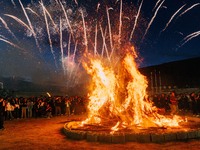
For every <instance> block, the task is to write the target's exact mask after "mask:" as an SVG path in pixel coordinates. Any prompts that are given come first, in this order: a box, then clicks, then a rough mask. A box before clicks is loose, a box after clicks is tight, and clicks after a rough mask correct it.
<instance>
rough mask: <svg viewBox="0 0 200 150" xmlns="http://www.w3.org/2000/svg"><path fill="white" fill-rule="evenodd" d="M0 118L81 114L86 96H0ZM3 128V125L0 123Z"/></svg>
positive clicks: (85, 102)
mask: <svg viewBox="0 0 200 150" xmlns="http://www.w3.org/2000/svg"><path fill="white" fill-rule="evenodd" d="M0 99H1V101H0V112H1V116H2V117H1V120H0V122H2V120H12V119H23V118H39V117H46V118H51V117H53V116H60V115H67V116H69V115H71V114H82V113H84V112H85V111H86V104H87V98H86V97H79V96H71V97H69V96H65V97H62V96H54V97H46V96H40V97H29V98H25V97H19V98H17V97H16V98H2V97H0ZM0 128H3V125H2V126H1V125H0Z"/></svg>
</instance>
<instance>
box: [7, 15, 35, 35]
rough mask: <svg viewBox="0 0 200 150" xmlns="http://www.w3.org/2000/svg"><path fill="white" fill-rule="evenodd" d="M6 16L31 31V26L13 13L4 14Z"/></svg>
mask: <svg viewBox="0 0 200 150" xmlns="http://www.w3.org/2000/svg"><path fill="white" fill-rule="evenodd" d="M4 15H5V16H7V17H10V18H12V19H14V20H15V21H17V22H18V23H19V24H21V25H22V26H24V27H26V29H28V30H29V31H31V32H32V30H31V28H30V27H29V26H28V25H27V24H26V23H25V22H23V21H22V20H21V19H19V18H17V17H16V16H13V15H9V14H4Z"/></svg>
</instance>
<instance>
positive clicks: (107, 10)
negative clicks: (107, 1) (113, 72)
mask: <svg viewBox="0 0 200 150" xmlns="http://www.w3.org/2000/svg"><path fill="white" fill-rule="evenodd" d="M106 13H107V19H108V31H109V37H110V48H111V54H110V58H111V57H112V54H113V42H112V30H111V25H110V15H109V9H108V8H107V7H106Z"/></svg>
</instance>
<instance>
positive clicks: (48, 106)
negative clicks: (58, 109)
mask: <svg viewBox="0 0 200 150" xmlns="http://www.w3.org/2000/svg"><path fill="white" fill-rule="evenodd" d="M51 111H52V108H51V105H50V104H47V106H46V117H47V118H48V119H49V118H51V117H52V113H51Z"/></svg>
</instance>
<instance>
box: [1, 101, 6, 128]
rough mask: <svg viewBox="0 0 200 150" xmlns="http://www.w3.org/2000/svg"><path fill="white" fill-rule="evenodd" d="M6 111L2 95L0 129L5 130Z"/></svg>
mask: <svg viewBox="0 0 200 150" xmlns="http://www.w3.org/2000/svg"><path fill="white" fill-rule="evenodd" d="M4 111H5V102H4V99H3V98H2V97H0V130H4V129H5V128H4Z"/></svg>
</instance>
